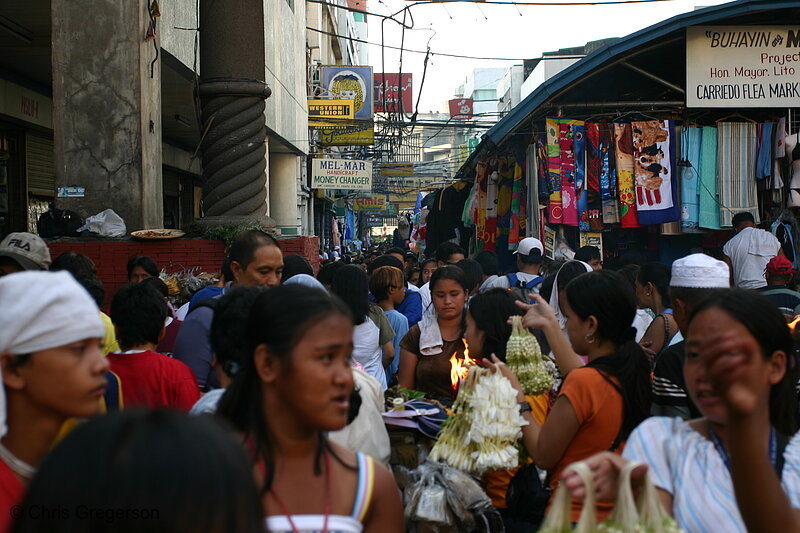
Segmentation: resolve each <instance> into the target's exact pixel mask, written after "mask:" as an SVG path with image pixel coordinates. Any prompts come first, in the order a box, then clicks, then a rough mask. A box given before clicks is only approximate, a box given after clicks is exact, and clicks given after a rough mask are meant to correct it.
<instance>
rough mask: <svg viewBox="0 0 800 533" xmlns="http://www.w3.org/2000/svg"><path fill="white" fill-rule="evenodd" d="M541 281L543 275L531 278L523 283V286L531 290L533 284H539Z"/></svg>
mask: <svg viewBox="0 0 800 533" xmlns="http://www.w3.org/2000/svg"><path fill="white" fill-rule="evenodd" d="M542 281H544V277H542V276H536V277H535V278H533V279H532V280H530V281H529V282H528V283H526V284H525V288H526V289H528V290H529V291H531V290H533V288H534V287H535V286H537V285H538V284H540V283H541V282H542Z"/></svg>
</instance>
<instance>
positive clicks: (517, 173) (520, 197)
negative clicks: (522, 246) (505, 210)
mask: <svg viewBox="0 0 800 533" xmlns="http://www.w3.org/2000/svg"><path fill="white" fill-rule="evenodd" d="M523 161H524V159H523ZM513 172H514V173H513V178H512V180H513V181H512V183H511V213H510V215H511V216H510V225H509V228H508V249H509V250H516V249H517V245H518V244H519V241H520V239H521V238H522V237H525V222H526V220H525V199H524V195H525V194H524V191H523V173H522V165H520V159H519V158H516V157H515V158H514V168H513ZM520 235H522V237H520Z"/></svg>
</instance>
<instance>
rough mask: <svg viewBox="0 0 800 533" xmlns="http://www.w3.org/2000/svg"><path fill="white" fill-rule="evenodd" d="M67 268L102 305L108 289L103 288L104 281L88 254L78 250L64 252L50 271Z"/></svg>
mask: <svg viewBox="0 0 800 533" xmlns="http://www.w3.org/2000/svg"><path fill="white" fill-rule="evenodd" d="M58 270H66V271H67V272H69V273H70V274H72V277H73V278H75V281H77V282H78V283H80V284H81V286H83V288H84V289H86V291H87V292H88V293H89V295H90V296H91V297H92V299H93V300H94V303H96V304H97V307H102V305H103V299H104V298H105V296H106V291H105V290H104V289H103V282H102V281H100V279H99V278H98V277H97V268H96V267H95V265H94V261H92V260H91V259H90V258H89V256H88V255H84V254H81V253H78V252H64V253H62V254H61V255H59V256H58V257H56V258H55V260H54V261H53V263H52V264H51V265H50V271H51V272H56V271H58Z"/></svg>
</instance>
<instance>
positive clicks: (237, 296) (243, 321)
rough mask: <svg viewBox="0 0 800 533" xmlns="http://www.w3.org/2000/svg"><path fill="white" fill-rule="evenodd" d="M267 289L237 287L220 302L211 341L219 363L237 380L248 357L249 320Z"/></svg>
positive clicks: (212, 325) (219, 300)
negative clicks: (258, 300)
mask: <svg viewBox="0 0 800 533" xmlns="http://www.w3.org/2000/svg"><path fill="white" fill-rule="evenodd" d="M264 290H265V289H264V287H258V286H255V287H234V288H233V289H231V290H230V291H228V292H227V293H226V294H225V295H224V296H222V297H220V298H218V299H217V301H216V305H215V306H214V319H213V320H212V321H211V329H210V330H209V333H208V340H209V342H210V343H211V351H212V352H214V356H215V357H216V358H217V362H218V363H219V365H220V367H221V368H222V370H223V372H225V373H226V374H227V375H228V376H230V377H235V376H236V374H238V373H239V370H240V369H241V368H242V364H243V362H244V360H245V358H246V357H247V355H248V353H247V348H248V344H247V319H248V317H249V316H250V310H251V309H252V308H253V304H254V303H255V301H256V299H257V298H258V296H259V295H260V294H261V293H262V292H264Z"/></svg>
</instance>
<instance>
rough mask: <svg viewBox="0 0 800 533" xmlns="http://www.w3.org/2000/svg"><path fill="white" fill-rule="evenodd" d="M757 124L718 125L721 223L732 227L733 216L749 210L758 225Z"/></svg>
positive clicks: (730, 123)
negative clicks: (756, 177) (756, 176)
mask: <svg viewBox="0 0 800 533" xmlns="http://www.w3.org/2000/svg"><path fill="white" fill-rule="evenodd" d="M756 130H757V125H756V124H753V123H750V122H719V123H717V188H718V190H719V199H720V206H721V210H720V224H721V225H722V226H725V227H730V225H731V221H732V219H733V215H735V214H736V213H738V212H739V211H749V212H750V213H752V214H753V216H754V217H755V219H756V223H758V222H759V215H758V199H757V193H756V180H755V166H756V134H757V131H756Z"/></svg>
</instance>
